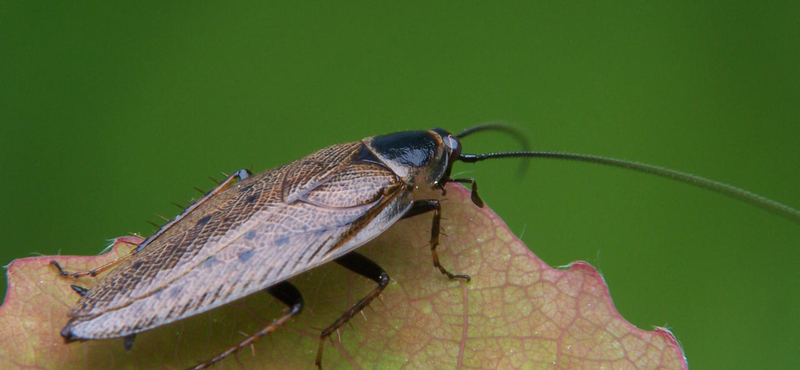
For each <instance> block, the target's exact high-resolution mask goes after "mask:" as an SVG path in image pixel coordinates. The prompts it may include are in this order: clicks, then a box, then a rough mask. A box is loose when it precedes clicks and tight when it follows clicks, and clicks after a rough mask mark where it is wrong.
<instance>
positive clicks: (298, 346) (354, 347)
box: [0, 186, 687, 370]
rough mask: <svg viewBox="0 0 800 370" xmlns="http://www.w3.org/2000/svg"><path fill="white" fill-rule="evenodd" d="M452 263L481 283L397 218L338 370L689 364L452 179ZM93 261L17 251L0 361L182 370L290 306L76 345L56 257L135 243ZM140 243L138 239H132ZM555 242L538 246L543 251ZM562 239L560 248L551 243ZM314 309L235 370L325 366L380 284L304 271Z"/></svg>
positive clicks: (583, 268) (375, 251) (254, 306)
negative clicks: (330, 330) (336, 329)
mask: <svg viewBox="0 0 800 370" xmlns="http://www.w3.org/2000/svg"><path fill="white" fill-rule="evenodd" d="M442 212H443V216H444V218H445V220H444V221H443V223H442V227H443V233H444V234H446V236H445V235H442V237H441V242H442V244H441V245H440V246H439V255H440V257H441V260H442V263H443V264H444V265H445V266H446V267H447V268H448V269H450V270H451V271H454V272H458V273H466V274H469V275H470V276H471V277H472V281H471V282H469V283H465V282H463V281H454V280H449V279H447V278H446V277H444V276H443V275H441V274H439V272H438V271H437V270H435V269H434V268H433V266H432V263H431V255H430V251H429V248H428V244H427V243H428V238H429V236H430V235H429V230H430V222H431V218H430V216H427V215H422V216H417V217H414V218H411V219H408V220H404V221H401V222H399V223H398V224H397V225H395V226H394V227H392V228H391V229H390V230H389V231H388V232H386V233H385V234H384V235H382V236H380V237H379V238H378V239H377V240H375V241H373V242H372V243H370V244H369V245H367V246H365V247H364V248H362V249H361V250H360V251H361V252H362V253H364V254H365V255H367V256H369V257H370V258H372V259H373V260H374V261H376V262H378V263H379V264H380V265H381V266H383V267H384V269H386V271H387V272H388V273H389V275H390V276H391V278H392V281H391V283H390V285H389V286H388V287H387V288H386V290H385V291H384V293H383V300H376V301H375V302H373V304H372V307H371V308H372V309H369V308H368V309H366V310H365V316H366V318H367V320H366V321H365V320H364V318H362V317H361V316H360V315H359V316H356V317H354V318H353V320H352V321H351V322H352V327H351V326H348V325H346V326H344V327H343V330H342V332H341V342H339V338H338V336H337V335H334V336H333V338H332V339H333V341H332V342H333V343H331V342H330V341H329V342H327V343H326V346H325V352H324V356H323V365H324V367H325V369H327V370H333V369H362V368H380V369H539V368H550V369H552V368H558V369H589V368H598V369H599V368H608V369H686V368H687V364H686V361H685V359H684V356H683V352H682V350H681V348H680V346H679V345H678V344H677V342H676V340H675V338H674V337H673V336H672V334H671V333H670V332H669V331H667V330H665V329H659V328H656V329H655V331H653V332H647V331H643V330H640V329H637V328H635V327H633V326H632V325H631V324H630V323H628V322H627V321H625V319H623V318H622V317H621V316H620V315H619V313H618V312H617V311H616V309H615V308H614V305H613V303H612V302H611V298H610V296H609V294H608V288H607V287H606V284H605V282H604V281H603V278H602V277H601V276H600V275H599V274H598V273H597V271H596V270H595V269H594V268H592V267H591V266H589V265H588V264H586V263H584V262H576V263H573V264H572V265H571V266H570V268H568V269H559V270H555V269H552V268H550V267H548V266H547V265H546V264H545V263H544V262H542V261H541V260H539V259H538V258H537V257H536V256H535V255H534V254H533V253H531V252H530V251H529V250H528V248H527V247H525V246H524V245H523V244H522V243H521V242H520V241H519V240H518V239H517V238H516V237H514V236H513V235H512V233H511V232H510V231H509V230H508V228H507V227H506V226H505V224H503V222H502V221H501V220H500V219H499V218H498V217H497V215H495V214H494V213H493V212H492V211H491V210H489V209H488V208H484V209H479V208H477V207H475V206H474V205H473V204H472V202H471V201H470V198H469V192H468V191H467V190H465V189H463V188H461V187H457V186H451V187H449V188H448V196H447V200H446V201H444V202H443V211H442ZM124 240H125V239H118V242H117V243H115V245H114V249H113V251H112V252H110V253H108V254H105V255H101V256H91V257H74V256H57V257H35V258H25V259H20V260H16V261H14V262H12V263H11V265H10V266H9V267H8V281H9V285H10V286H9V290H8V294H7V296H6V299H5V302H4V303H3V306H2V307H0V327H2V328H3V335H2V339H0V368H3V369H18V368H37V369H110V368H114V369H153V368H164V369H181V368H185V367H188V366H191V365H194V364H195V363H196V362H198V361H200V360H204V359H207V358H209V357H210V356H212V355H214V354H216V353H218V352H220V351H222V350H224V349H226V348H228V347H230V346H232V345H233V344H235V343H237V342H238V341H240V340H241V339H243V338H244V336H243V333H251V332H254V331H256V330H258V329H260V328H261V327H263V326H265V325H267V324H268V323H269V322H270V321H271V320H272V319H273V318H276V317H278V316H279V315H281V314H282V313H283V312H285V307H284V306H283V305H282V304H280V303H279V302H275V301H274V300H273V299H272V298H271V297H270V296H269V295H268V294H255V295H253V296H250V297H247V298H245V299H243V300H240V301H237V302H234V303H232V304H229V305H227V306H224V307H222V308H219V309H216V310H214V311H211V312H210V313H207V314H203V315H199V316H196V317H193V318H190V319H188V320H184V321H181V322H177V323H174V324H170V325H166V326H164V327H160V328H157V329H154V330H151V331H149V332H144V333H141V334H139V335H138V337H137V338H136V342H135V344H134V346H133V349H132V350H130V351H125V350H124V348H123V345H122V339H112V340H103V341H89V342H84V343H71V344H69V345H66V344H64V342H63V340H62V338H61V337H60V335H59V331H60V330H61V328H62V327H63V326H64V324H65V323H66V320H67V318H66V312H67V310H68V309H69V307H70V306H71V305H72V304H74V303H75V302H76V301H77V299H78V295H77V294H75V292H73V291H72V290H71V289H70V287H69V286H70V284H78V285H83V286H87V287H91V286H92V285H93V284H95V282H96V280H95V279H94V278H82V279H77V280H76V281H72V280H74V279H69V278H63V277H61V276H58V274H56V272H55V269H54V268H53V267H52V266H50V265H49V261H50V260H51V259H55V260H57V261H59V262H60V263H61V264H62V265H63V266H65V267H67V268H69V269H70V270H82V269H88V268H92V267H96V266H98V265H100V264H102V263H105V262H107V261H109V260H111V259H113V258H114V257H115V256H117V255H120V254H124V253H125V252H126V251H127V250H129V249H130V248H131V246H130V245H128V244H126V243H124V242H123V241H124ZM128 241H130V239H128ZM544 247H545V246H536V248H544ZM551 247H552V246H551ZM293 282H294V283H295V285H296V286H297V287H298V288H299V289H300V291H301V292H303V294H304V297H305V301H306V309H305V311H304V312H303V313H302V314H301V315H300V316H299V317H298V318H297V319H295V320H293V321H292V322H291V323H290V324H288V325H287V326H286V327H284V328H281V329H279V330H278V331H276V332H274V333H271V334H270V335H267V336H266V337H265V338H263V339H261V340H260V341H258V342H256V344H255V345H254V346H253V347H252V348H247V349H244V350H242V351H240V352H239V353H237V354H236V355H235V356H230V357H228V358H227V359H226V360H224V361H223V363H222V366H221V367H215V368H224V369H267V368H271V369H314V368H315V366H314V358H315V356H316V351H317V345H318V342H319V333H320V331H321V329H322V328H324V327H326V326H327V325H328V324H330V323H332V322H333V321H334V320H335V319H336V317H338V315H340V314H341V313H342V312H344V311H345V310H346V309H347V308H349V307H350V306H351V305H352V304H353V303H355V302H356V301H357V300H358V299H359V298H360V297H362V296H363V295H365V294H366V293H367V292H369V291H370V290H371V289H373V287H374V283H373V282H372V281H369V280H367V279H365V278H363V277H361V276H359V275H355V274H353V273H350V272H348V271H346V270H344V269H342V268H341V267H339V266H336V265H335V264H330V265H326V266H322V267H320V268H317V269H315V270H312V271H311V272H308V273H306V274H303V275H300V276H298V277H296V278H295V279H293Z"/></svg>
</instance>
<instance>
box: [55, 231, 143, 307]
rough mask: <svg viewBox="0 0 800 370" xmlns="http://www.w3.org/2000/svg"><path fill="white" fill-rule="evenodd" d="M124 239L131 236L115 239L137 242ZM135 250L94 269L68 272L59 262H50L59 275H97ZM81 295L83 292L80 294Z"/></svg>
mask: <svg viewBox="0 0 800 370" xmlns="http://www.w3.org/2000/svg"><path fill="white" fill-rule="evenodd" d="M125 239H127V240H130V239H131V238H118V239H117V241H121V242H123V243H126V244H131V245H137V244H135V243H132V242H130V241H127V240H125ZM137 240H141V239H137ZM139 245H141V244H139ZM137 250H138V248H134V249H133V250H132V251H130V253H128V254H126V255H124V256H122V257H117V258H115V259H114V260H113V261H111V262H109V263H106V264H105V265H102V266H100V267H98V268H96V269H92V270H87V271H76V272H69V271H65V270H64V269H63V268H61V264H60V263H58V262H57V261H50V264H51V265H53V266H55V267H56V269H58V273H59V274H60V275H61V276H71V277H73V278H79V277H84V276H97V274H99V273H101V272H103V271H105V270H108V269H110V268H112V267H114V266H116V265H118V264H120V263H121V262H122V261H125V260H126V259H128V258H131V257H132V256H133V255H134V254H136V251H137ZM72 289H73V290H75V288H74V285H73V288H72ZM76 291H77V290H76ZM78 294H80V293H78ZM81 295H83V294H81Z"/></svg>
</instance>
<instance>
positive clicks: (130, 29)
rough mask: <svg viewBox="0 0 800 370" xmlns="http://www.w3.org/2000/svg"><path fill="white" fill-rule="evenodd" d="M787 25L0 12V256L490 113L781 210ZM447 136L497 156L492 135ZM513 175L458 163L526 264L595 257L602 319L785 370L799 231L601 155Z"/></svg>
mask: <svg viewBox="0 0 800 370" xmlns="http://www.w3.org/2000/svg"><path fill="white" fill-rule="evenodd" d="M798 19H800V3H798V2H796V1H794V2H792V1H787V2H784V3H778V2H763V3H758V4H735V5H734V4H730V3H729V2H726V1H720V2H716V3H711V2H704V3H703V4H696V2H668V3H662V4H642V2H638V1H635V2H621V1H620V2H615V3H614V4H613V5H599V4H598V3H597V2H585V3H582V4H577V3H575V4H527V5H524V4H514V5H509V4H499V3H497V4H494V5H491V6H477V5H474V4H459V5H453V4H448V5H445V4H431V3H427V2H420V3H417V4H416V5H404V6H395V5H388V6H387V5H384V6H378V5H376V4H374V3H372V2H363V3H361V4H352V3H351V4H350V5H349V6H346V7H344V6H338V7H337V6H331V5H326V4H315V5H310V4H305V5H298V4H291V5H285V4H284V5H281V4H264V3H261V2H256V3H254V4H242V3H237V4H230V3H225V4H214V5H212V4H201V3H197V2H189V3H184V4H179V3H172V2H167V3H164V4H158V3H157V4H149V5H141V4H125V5H108V4H107V2H96V3H93V4H90V3H88V2H86V3H83V4H82V5H74V6H65V5H64V4H62V3H60V2H24V3H23V2H20V3H18V4H11V3H8V2H4V3H3V4H2V5H0V114H1V115H0V117H2V128H1V129H0V148H2V161H0V165H1V166H2V168H1V170H2V173H3V176H4V181H2V182H0V194H2V195H1V196H0V199H1V200H0V207H1V209H2V211H1V212H0V217H2V219H0V263H2V264H7V263H8V262H10V261H11V260H12V259H14V258H22V257H27V256H30V255H32V254H34V253H42V254H56V253H63V254H95V253H97V252H99V251H100V250H101V249H102V248H103V247H104V246H105V244H106V239H108V238H112V237H114V236H118V235H122V234H126V233H127V232H129V231H135V232H140V233H143V234H145V235H149V234H150V233H152V232H153V227H151V226H150V225H148V224H147V223H145V222H144V220H146V219H153V220H155V219H156V218H155V217H154V216H152V215H153V213H160V214H164V215H173V214H175V209H174V207H173V206H172V205H170V202H172V201H176V200H179V199H186V198H190V197H195V196H196V193H195V191H194V190H192V189H191V188H192V186H200V187H203V188H210V187H211V186H212V183H211V182H210V181H209V180H207V178H206V176H207V175H212V176H218V175H217V174H218V173H219V172H220V171H225V172H231V171H234V170H236V169H239V168H243V167H250V166H251V165H252V166H253V167H254V168H255V169H256V170H264V169H267V168H270V167H273V166H276V165H279V164H282V163H285V162H288V161H291V160H293V159H296V158H298V157H301V156H303V155H305V154H308V153H310V152H312V151H315V150H317V149H320V148H322V147H325V146H327V145H331V144H334V143H339V142H344V141H353V140H358V139H360V138H362V137H364V136H371V135H375V134H381V133H388V132H392V131H398V130H406V129H422V128H429V127H433V126H441V127H445V128H448V129H450V130H452V131H458V130H460V129H462V128H464V127H468V126H471V125H474V124H477V123H481V122H487V121H494V120H503V121H508V122H513V123H515V124H517V125H519V126H520V127H522V128H523V129H524V130H525V131H526V133H527V134H528V135H529V136H530V138H531V141H532V144H533V146H534V147H535V148H537V149H542V150H569V151H580V152H586V153H594V154H600V155H608V156H614V157H621V158H627V159H635V160H639V161H643V162H648V163H653V164H659V165H663V166H667V167H671V168H676V169H681V170H684V171H688V172H693V173H697V174H701V175H704V176H707V177H710V178H713V179H717V180H721V181H725V182H728V183H731V184H734V185H737V186H741V187H743V188H746V189H749V190H751V191H754V192H757V193H760V194H763V195H765V196H768V197H771V198H774V199H776V200H779V201H782V202H785V203H787V204H789V205H793V206H800V192H798V182H800V171H799V170H798V169H800V101H798V97H800V23H798V21H797V20H798ZM465 146H466V148H467V150H468V151H471V152H482V151H490V150H502V149H516V144H515V142H514V141H513V140H510V139H508V138H505V137H502V136H499V135H489V134H487V135H485V136H484V137H483V138H477V137H476V138H469V139H467V140H465ZM515 169H516V163H515V162H514V161H507V162H503V161H497V162H494V163H490V162H486V163H482V164H479V165H466V164H464V165H459V166H458V170H459V171H470V173H469V175H470V176H474V177H476V178H477V179H478V180H479V182H480V185H481V190H482V196H483V198H484V200H485V201H486V202H487V203H488V204H489V205H490V206H491V207H492V208H493V209H494V210H495V211H496V212H497V213H498V214H499V215H500V216H501V217H502V218H503V219H505V220H506V222H507V223H508V225H509V227H510V228H511V229H512V230H513V231H514V232H515V233H516V234H517V235H520V236H521V237H522V239H523V240H524V241H525V242H526V243H527V244H528V246H529V247H530V248H531V249H532V250H533V251H534V252H535V253H536V254H538V255H539V257H541V258H542V259H544V261H545V262H547V263H549V264H550V265H551V266H558V265H564V264H567V263H569V262H571V261H574V260H588V261H590V262H591V263H593V264H594V265H595V266H597V267H598V268H599V269H600V270H601V271H602V272H603V274H604V276H605V278H606V280H607V282H608V284H609V286H610V289H611V295H612V297H613V298H614V301H615V304H616V305H617V308H618V309H619V311H620V312H621V313H622V314H623V315H624V316H625V317H626V318H628V319H629V320H630V321H631V322H633V323H634V324H636V325H638V326H639V327H643V328H650V327H652V326H655V325H659V326H665V325H666V326H668V327H670V328H671V329H672V330H673V331H674V333H675V334H676V336H677V337H678V339H679V340H680V341H681V342H682V344H683V346H684V347H685V351H686V355H687V357H688V359H689V363H690V364H691V365H692V367H693V368H695V369H728V368H792V367H794V368H798V367H800V336H798V335H797V334H798V333H800V318H799V317H798V312H800V270H798V268H797V265H798V262H800V258H798V257H800V252H799V251H798V246H800V228H799V227H798V225H794V224H791V223H790V222H787V221H786V220H784V219H782V218H779V217H775V216H774V215H772V214H769V213H766V212H762V211H760V210H759V209H757V208H754V207H751V206H749V205H746V204H742V203H738V202H735V201H732V200H729V199H726V198H723V197H721V196H718V195H715V194H712V193H709V192H705V191H701V190H698V189H694V188H691V187H688V186H685V185H680V184H675V183H672V182H669V181H666V180H662V179H659V178H654V177H648V176H645V175H641V174H636V173H628V172H626V171H623V170H618V169H609V168H599V167H597V166H592V165H585V164H575V163H561V162H546V161H538V162H533V163H532V166H531V171H530V172H529V173H528V174H527V176H525V177H524V178H523V179H518V178H517V177H515V176H514V170H515ZM445 243H446V242H445ZM444 253H446V252H444ZM438 276H439V275H438V274H436V273H435V272H434V271H433V270H431V277H432V278H437V277H438ZM3 279H5V278H4V277H3ZM0 285H2V286H5V280H3V283H2V284H0ZM3 292H5V290H3Z"/></svg>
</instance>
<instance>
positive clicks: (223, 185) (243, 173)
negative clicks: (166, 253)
mask: <svg viewBox="0 0 800 370" xmlns="http://www.w3.org/2000/svg"><path fill="white" fill-rule="evenodd" d="M249 176H250V171H248V170H238V171H236V172H234V173H233V174H232V175H230V176H228V178H226V179H225V180H223V181H222V182H220V183H219V185H217V186H216V187H215V188H214V189H211V190H210V191H208V192H207V193H206V195H205V196H203V197H202V198H200V199H199V200H198V201H197V202H195V203H194V204H192V205H190V206H189V207H186V209H184V211H183V213H181V214H180V215H178V217H175V218H173V219H172V221H169V222H168V223H166V224H165V225H164V226H162V227H161V228H160V229H159V230H158V231H157V232H156V233H155V234H153V235H151V236H150V237H149V238H147V239H145V241H143V242H142V243H140V244H139V245H137V247H136V248H135V249H133V250H132V251H131V252H130V253H128V254H127V255H124V256H122V257H118V258H115V259H114V260H113V261H111V262H109V263H107V264H105V265H102V266H100V267H98V268H96V269H93V270H88V271H78V272H69V271H65V270H64V269H63V268H61V264H59V263H58V262H57V261H50V264H51V265H53V266H55V267H56V268H57V269H58V273H59V274H61V276H71V277H73V278H79V277H83V276H97V274H99V273H101V272H103V271H105V270H108V269H110V268H112V267H114V266H116V265H118V264H120V263H121V262H122V261H125V260H127V259H129V258H131V257H133V255H134V254H136V253H138V252H139V251H141V250H142V249H144V248H145V247H146V246H147V245H148V244H150V242H152V241H153V240H154V239H155V238H157V237H159V236H160V235H161V234H163V233H164V232H165V231H166V230H167V229H169V228H170V227H172V226H173V225H174V224H175V223H177V222H178V221H179V220H180V219H182V218H183V217H186V215H187V214H189V212H191V211H192V210H194V209H195V208H197V207H198V206H199V205H200V204H203V203H205V202H206V201H208V200H209V199H211V198H213V197H214V196H216V195H217V194H219V193H220V192H222V191H223V190H225V189H227V188H228V187H229V186H231V184H233V182H234V180H236V179H238V180H244V179H246V178H248V177H249ZM156 226H158V225H156Z"/></svg>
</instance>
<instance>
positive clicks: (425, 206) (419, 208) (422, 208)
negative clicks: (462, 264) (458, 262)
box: [403, 199, 469, 281]
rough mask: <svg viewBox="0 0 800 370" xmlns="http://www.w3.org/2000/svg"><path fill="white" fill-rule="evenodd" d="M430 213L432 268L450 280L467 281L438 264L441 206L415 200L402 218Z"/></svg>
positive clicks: (429, 201)
mask: <svg viewBox="0 0 800 370" xmlns="http://www.w3.org/2000/svg"><path fill="white" fill-rule="evenodd" d="M431 211H432V212H433V224H432V225H431V253H432V254H433V266H434V267H436V268H438V269H439V271H440V272H441V273H442V274H445V275H447V277H449V278H451V279H455V278H461V279H464V280H466V281H469V275H462V274H453V273H451V272H450V271H447V270H446V269H445V268H444V267H443V266H442V265H441V264H440V263H439V254H437V253H436V246H437V245H439V222H440V221H441V219H442V206H441V205H440V204H439V201H438V200H436V199H423V200H415V201H414V204H412V205H411V208H410V209H409V210H408V211H406V214H405V215H403V218H409V217H413V216H416V215H420V214H423V213H426V212H431Z"/></svg>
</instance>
